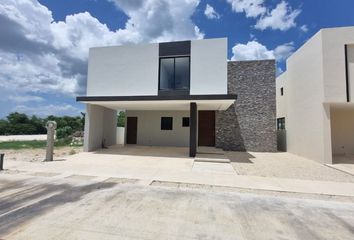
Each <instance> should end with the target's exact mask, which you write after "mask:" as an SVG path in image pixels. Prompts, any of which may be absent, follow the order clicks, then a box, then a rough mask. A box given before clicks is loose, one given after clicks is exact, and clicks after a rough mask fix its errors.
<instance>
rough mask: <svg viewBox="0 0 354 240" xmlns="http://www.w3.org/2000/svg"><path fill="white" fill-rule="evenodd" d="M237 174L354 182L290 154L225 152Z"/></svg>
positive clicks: (317, 164)
mask: <svg viewBox="0 0 354 240" xmlns="http://www.w3.org/2000/svg"><path fill="white" fill-rule="evenodd" d="M226 154H227V156H228V157H229V159H230V161H231V164H232V166H233V168H234V169H235V171H236V172H237V174H239V175H251V176H261V177H278V178H294V179H306V180H320V181H335V182H354V176H352V175H350V174H346V173H344V172H341V171H339V170H336V169H333V168H330V167H327V166H325V165H323V164H320V163H318V162H315V161H312V160H309V159H306V158H302V157H299V156H296V155H293V154H290V153H258V152H257V153H256V152H248V153H247V152H227V153H226Z"/></svg>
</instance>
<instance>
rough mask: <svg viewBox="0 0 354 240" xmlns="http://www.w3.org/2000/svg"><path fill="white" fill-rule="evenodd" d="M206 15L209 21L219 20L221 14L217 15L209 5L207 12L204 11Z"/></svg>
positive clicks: (206, 7)
mask: <svg viewBox="0 0 354 240" xmlns="http://www.w3.org/2000/svg"><path fill="white" fill-rule="evenodd" d="M204 15H205V16H206V17H207V18H208V19H219V18H220V14H219V13H217V12H216V11H215V9H214V8H213V7H212V6H210V5H209V4H207V5H206V6H205V10H204Z"/></svg>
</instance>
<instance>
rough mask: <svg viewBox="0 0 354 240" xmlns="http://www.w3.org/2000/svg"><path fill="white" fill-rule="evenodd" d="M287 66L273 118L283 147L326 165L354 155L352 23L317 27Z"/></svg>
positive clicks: (353, 38)
mask: <svg viewBox="0 0 354 240" xmlns="http://www.w3.org/2000/svg"><path fill="white" fill-rule="evenodd" d="M286 66H287V70H286V72H284V73H283V74H282V75H280V76H279V77H278V78H277V121H278V128H279V129H285V130H286V149H287V151H288V152H291V153H294V154H297V155H300V156H303V157H306V158H310V159H313V160H316V161H318V162H321V163H327V164H328V163H335V162H337V161H336V159H341V158H343V157H346V158H351V159H354V27H341V28H327V29H321V30H320V31H319V32H317V33H316V34H315V35H314V36H313V37H312V38H310V39H309V40H308V41H307V42H306V43H305V44H304V45H303V46H302V47H300V48H299V49H298V50H297V51H296V52H295V53H294V54H292V56H290V57H289V58H288V60H287V63H286ZM283 145H284V144H283Z"/></svg>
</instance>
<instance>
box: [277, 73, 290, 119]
mask: <svg viewBox="0 0 354 240" xmlns="http://www.w3.org/2000/svg"><path fill="white" fill-rule="evenodd" d="M286 75H287V73H286V72H284V73H282V74H281V75H280V76H279V77H277V80H276V83H275V85H276V102H277V118H283V117H286V94H287V92H286V83H287V80H286ZM281 88H283V93H284V95H283V96H281Z"/></svg>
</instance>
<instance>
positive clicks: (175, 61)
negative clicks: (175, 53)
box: [159, 57, 190, 90]
mask: <svg viewBox="0 0 354 240" xmlns="http://www.w3.org/2000/svg"><path fill="white" fill-rule="evenodd" d="M189 76H190V71H189V57H168V58H160V80H159V81H160V82H159V84H160V85H159V90H189Z"/></svg>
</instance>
